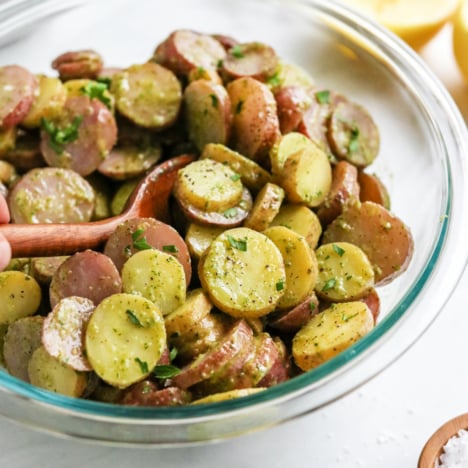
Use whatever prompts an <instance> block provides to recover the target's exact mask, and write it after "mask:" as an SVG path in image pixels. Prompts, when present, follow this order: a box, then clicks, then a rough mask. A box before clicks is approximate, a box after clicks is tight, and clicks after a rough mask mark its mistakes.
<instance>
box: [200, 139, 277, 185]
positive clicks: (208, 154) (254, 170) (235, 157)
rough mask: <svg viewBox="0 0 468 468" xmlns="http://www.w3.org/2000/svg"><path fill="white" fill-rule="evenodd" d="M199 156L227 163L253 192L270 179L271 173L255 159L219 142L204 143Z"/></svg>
mask: <svg viewBox="0 0 468 468" xmlns="http://www.w3.org/2000/svg"><path fill="white" fill-rule="evenodd" d="M200 158H201V159H204V158H209V159H213V160H215V161H218V162H220V163H223V164H227V165H228V166H229V167H230V168H231V169H232V170H233V171H234V172H236V173H237V174H240V176H241V180H242V183H243V184H244V185H245V186H246V187H247V188H248V189H249V190H252V191H254V192H258V191H259V190H260V189H261V188H262V187H263V186H264V185H265V184H266V183H267V182H270V181H271V174H270V173H269V172H268V171H266V170H265V169H263V167H261V166H260V165H259V164H257V163H256V162H255V161H252V159H249V158H246V157H245V156H242V154H240V153H238V152H237V151H234V150H232V149H230V148H228V147H227V146H224V145H221V144H219V143H208V144H207V145H205V147H204V148H203V151H202V154H201V156H200Z"/></svg>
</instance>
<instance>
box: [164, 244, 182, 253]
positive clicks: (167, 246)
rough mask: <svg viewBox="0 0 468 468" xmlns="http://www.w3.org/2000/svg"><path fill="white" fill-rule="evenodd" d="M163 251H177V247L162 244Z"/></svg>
mask: <svg viewBox="0 0 468 468" xmlns="http://www.w3.org/2000/svg"><path fill="white" fill-rule="evenodd" d="M162 249H163V252H169V253H177V252H178V251H179V249H178V248H177V247H176V246H175V245H172V244H171V245H163V248H162Z"/></svg>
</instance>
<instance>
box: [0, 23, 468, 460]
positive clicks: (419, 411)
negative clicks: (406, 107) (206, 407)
mask: <svg viewBox="0 0 468 468" xmlns="http://www.w3.org/2000/svg"><path fill="white" fill-rule="evenodd" d="M450 41H451V30H450V27H446V28H445V29H444V30H443V31H442V32H441V34H439V35H438V36H437V38H436V39H435V40H434V41H433V42H431V43H430V44H429V45H428V46H427V47H426V48H425V49H424V50H423V51H422V53H421V55H422V56H423V58H424V59H425V60H426V61H427V62H428V63H429V64H430V66H431V67H432V68H433V70H434V71H435V72H436V74H437V75H438V76H439V77H440V78H441V80H442V81H443V82H444V84H445V85H446V86H447V87H448V89H449V90H450V92H451V93H452V95H453V96H454V98H455V100H456V102H457V103H458V105H459V107H460V109H461V111H462V113H463V114H464V116H465V121H468V86H466V85H464V84H463V81H462V78H461V76H460V74H459V72H458V70H457V68H456V66H455V62H454V58H453V56H452V53H451V47H450ZM467 156H468V155H467ZM467 215H468V214H467ZM466 286H468V271H467V272H465V275H464V277H463V278H462V279H461V281H460V283H459V286H458V288H457V290H456V291H455V293H454V294H453V296H452V298H451V299H450V301H449V303H448V304H447V305H446V307H445V308H444V310H443V311H442V313H441V315H440V316H439V318H438V319H437V320H436V322H435V323H434V324H433V325H432V327H431V328H430V329H429V331H428V332H426V334H425V335H424V336H423V337H422V338H421V339H420V340H419V342H418V343H416V344H415V345H414V346H413V347H412V348H411V349H410V350H409V351H408V352H407V353H406V354H405V355H404V356H403V357H402V358H400V360H399V361H397V362H396V363H395V364H393V365H392V366H391V367H390V368H388V369H387V370H385V371H384V372H383V373H381V374H380V375H379V376H377V377H375V378H374V379H373V380H372V381H370V382H369V383H367V384H366V385H365V386H363V387H361V388H360V389H358V390H356V391H355V392H353V393H352V394H350V395H348V396H346V397H344V398H342V399H341V400H339V401H337V402H335V403H333V404H331V405H329V406H328V407H326V408H324V409H322V410H320V411H317V412H315V413H313V414H310V415H308V416H305V417H302V418H300V419H298V420H296V421H293V422H290V423H287V424H284V425H281V426H279V427H277V428H274V429H270V430H268V431H265V432H260V433H255V434H251V435H247V436H243V437H240V438H237V439H233V440H230V441H227V442H224V443H219V444H213V445H206V446H200V447H195V448H183V449H180V448H179V449H128V448H116V447H103V446H96V445H91V444H88V443H83V442H77V441H72V440H62V439H59V438H56V437H54V436H49V435H45V434H41V433H37V432H34V431H32V430H29V429H26V428H24V427H21V426H18V425H16V424H15V423H12V422H10V421H7V420H5V419H2V418H0V467H2V468H3V467H5V468H6V467H8V468H23V467H27V468H29V467H48V468H67V467H70V468H71V467H73V468H75V467H77V466H85V467H86V468H102V467H113V468H121V467H139V466H148V467H164V468H169V467H186V466H187V467H188V466H190V467H192V468H211V467H213V468H214V467H216V468H218V467H220V466H222V467H223V468H230V467H235V468H240V467H269V468H275V467H288V468H302V467H316V468H338V467H346V468H354V467H367V468H396V467H401V468H406V467H416V464H417V460H418V457H419V454H420V451H421V449H422V447H423V445H424V444H425V442H426V440H427V439H428V437H429V436H430V435H431V434H432V432H433V431H434V430H436V429H437V428H438V427H439V426H440V425H441V424H442V423H443V422H445V421H446V420H448V419H450V418H452V417H454V416H456V415H458V414H461V413H464V412H468V366H467V365H466V360H465V357H464V356H463V355H464V353H465V352H466V350H467V348H468V340H467V338H466V335H467V333H468V307H467V300H466V296H465V294H466V293H465V291H464V287H466Z"/></svg>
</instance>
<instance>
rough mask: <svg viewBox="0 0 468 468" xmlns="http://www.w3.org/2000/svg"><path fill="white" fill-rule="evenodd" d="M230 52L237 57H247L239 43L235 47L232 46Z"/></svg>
mask: <svg viewBox="0 0 468 468" xmlns="http://www.w3.org/2000/svg"><path fill="white" fill-rule="evenodd" d="M229 53H230V54H231V55H232V56H233V57H235V58H243V57H245V54H244V52H243V51H242V47H241V46H240V45H239V44H236V45H235V46H234V47H232V48H231V50H230V51H229Z"/></svg>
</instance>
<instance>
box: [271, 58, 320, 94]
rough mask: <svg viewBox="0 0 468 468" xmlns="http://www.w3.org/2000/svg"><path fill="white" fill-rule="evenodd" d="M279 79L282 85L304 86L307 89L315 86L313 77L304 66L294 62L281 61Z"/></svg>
mask: <svg viewBox="0 0 468 468" xmlns="http://www.w3.org/2000/svg"><path fill="white" fill-rule="evenodd" d="M279 81H280V83H281V86H302V87H304V88H306V89H313V88H315V81H314V79H313V77H312V76H311V75H310V74H309V73H308V72H307V71H305V70H304V69H303V68H301V67H299V66H298V65H295V64H293V63H287V62H281V63H280V66H279Z"/></svg>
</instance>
